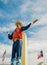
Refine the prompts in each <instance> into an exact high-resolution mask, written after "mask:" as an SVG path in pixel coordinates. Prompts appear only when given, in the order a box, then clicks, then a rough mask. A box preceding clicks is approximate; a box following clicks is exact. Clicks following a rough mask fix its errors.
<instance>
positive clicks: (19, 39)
mask: <svg viewBox="0 0 47 65" xmlns="http://www.w3.org/2000/svg"><path fill="white" fill-rule="evenodd" d="M16 40H22V39H15V40H13V41H14V42H15V41H16Z"/></svg>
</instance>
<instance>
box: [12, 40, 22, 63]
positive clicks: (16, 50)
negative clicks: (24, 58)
mask: <svg viewBox="0 0 47 65" xmlns="http://www.w3.org/2000/svg"><path fill="white" fill-rule="evenodd" d="M21 54H22V40H16V41H15V42H14V43H13V47H12V57H11V61H12V62H13V59H14V58H16V59H17V60H18V59H19V58H21Z"/></svg>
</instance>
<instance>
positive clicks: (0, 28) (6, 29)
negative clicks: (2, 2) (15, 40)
mask: <svg viewBox="0 0 47 65" xmlns="http://www.w3.org/2000/svg"><path fill="white" fill-rule="evenodd" d="M15 28H16V26H15V24H14V23H10V24H7V26H6V27H0V32H7V31H12V30H14V29H15Z"/></svg>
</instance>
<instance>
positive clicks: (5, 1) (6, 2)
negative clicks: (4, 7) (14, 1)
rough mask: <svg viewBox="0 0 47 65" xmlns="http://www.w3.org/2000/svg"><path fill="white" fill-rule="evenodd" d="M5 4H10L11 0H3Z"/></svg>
mask: <svg viewBox="0 0 47 65" xmlns="http://www.w3.org/2000/svg"><path fill="white" fill-rule="evenodd" d="M1 1H2V2H3V3H4V4H8V2H9V0H1Z"/></svg>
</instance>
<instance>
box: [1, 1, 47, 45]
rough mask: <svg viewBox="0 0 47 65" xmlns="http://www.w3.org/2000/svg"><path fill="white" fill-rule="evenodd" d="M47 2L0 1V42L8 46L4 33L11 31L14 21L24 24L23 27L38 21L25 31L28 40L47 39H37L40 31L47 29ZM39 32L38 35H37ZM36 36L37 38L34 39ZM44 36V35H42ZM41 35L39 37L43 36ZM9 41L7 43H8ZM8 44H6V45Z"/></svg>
mask: <svg viewBox="0 0 47 65" xmlns="http://www.w3.org/2000/svg"><path fill="white" fill-rule="evenodd" d="M46 2H47V0H45V1H44V0H43V1H42V0H0V42H1V43H4V44H10V43H11V42H10V41H9V40H8V38H7V34H6V33H5V32H6V31H7V30H9V32H11V31H13V30H14V28H15V26H14V23H15V21H16V20H20V21H22V22H24V24H25V25H27V24H28V23H30V22H32V21H33V20H35V19H36V18H38V19H39V21H38V23H36V24H35V25H33V26H32V27H30V29H28V31H26V33H27V36H28V38H31V39H32V38H33V39H38V40H39V39H42V40H43V39H47V37H45V38H43V37H42V38H41V37H39V36H40V34H41V33H42V32H41V31H40V30H41V29H43V31H45V32H46V33H47V31H46V30H45V28H46V27H47V9H46V7H47V3H46ZM39 31H40V33H39ZM37 34H38V37H36V36H37ZM43 35H44V36H45V35H46V34H45V33H43ZM43 35H42V34H41V36H43ZM8 41H9V42H8ZM7 42H8V43H7Z"/></svg>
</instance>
